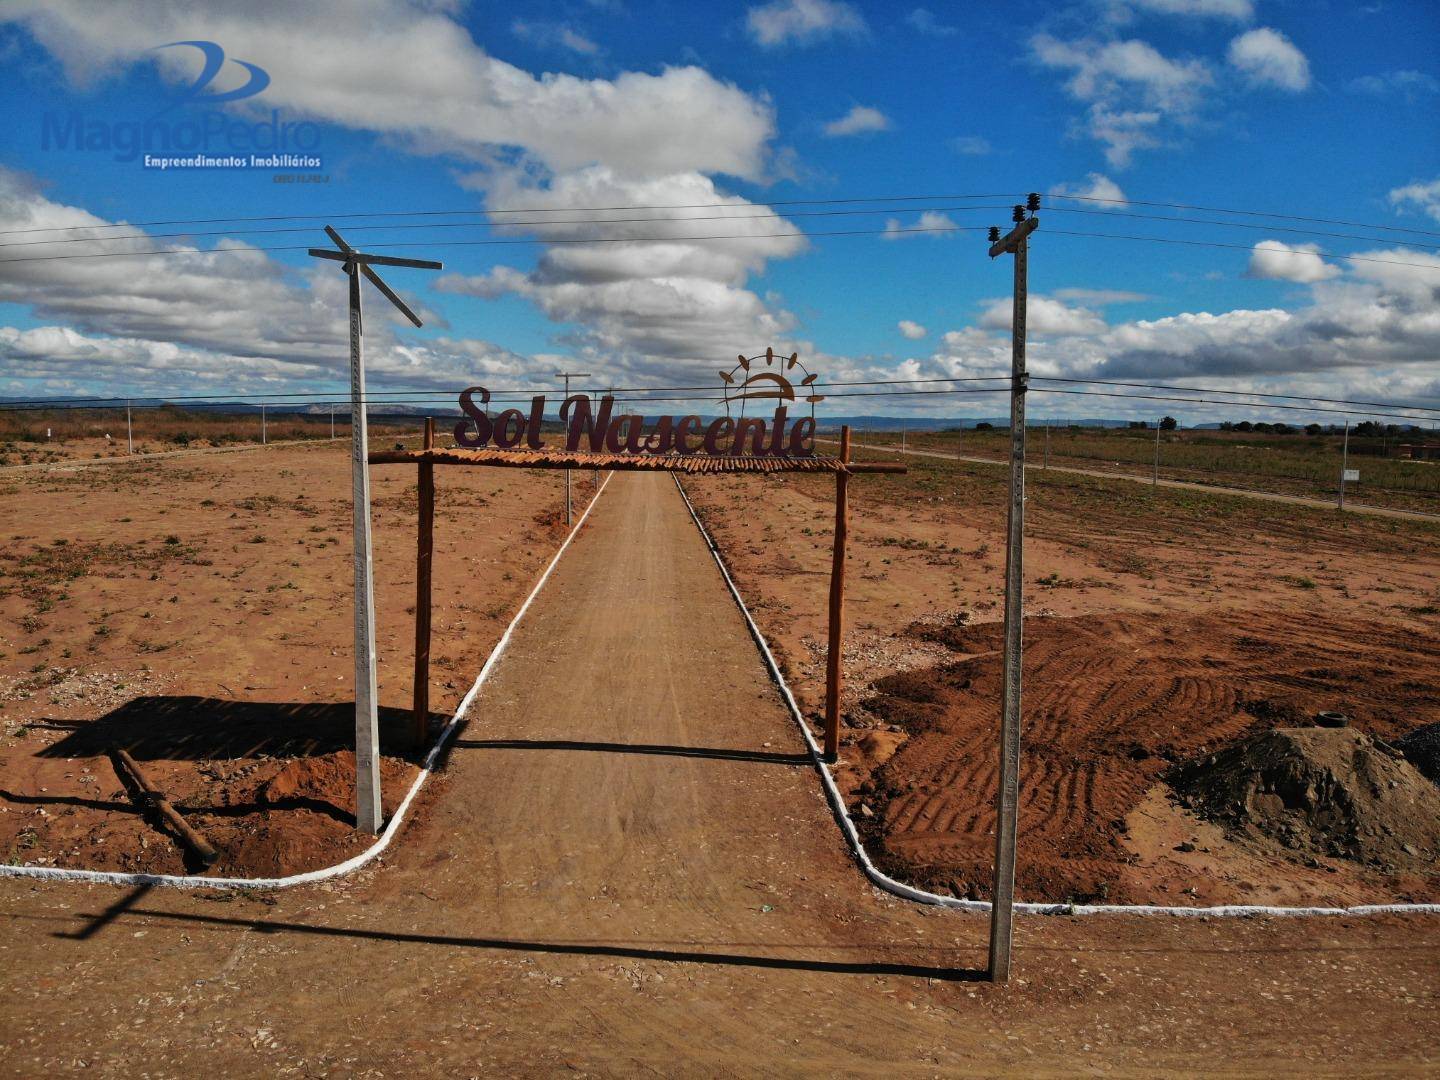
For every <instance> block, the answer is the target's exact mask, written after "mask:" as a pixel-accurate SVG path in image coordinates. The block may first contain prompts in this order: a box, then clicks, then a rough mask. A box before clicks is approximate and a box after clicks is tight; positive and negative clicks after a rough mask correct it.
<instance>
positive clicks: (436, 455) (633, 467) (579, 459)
mask: <svg viewBox="0 0 1440 1080" xmlns="http://www.w3.org/2000/svg"><path fill="white" fill-rule="evenodd" d="M422 461H426V462H429V463H431V464H432V465H488V466H495V467H498V468H509V469H595V470H604V471H607V472H610V471H632V472H683V473H733V472H750V473H780V472H809V473H838V472H841V471H844V472H850V473H892V474H903V473H905V472H908V471H909V467H908V466H907V465H905V464H904V463H903V462H896V461H856V462H842V461H841V460H840V459H839V458H832V457H779V456H777V457H756V456H751V455H740V456H735V457H712V456H709V455H705V454H690V455H680V454H589V453H569V452H567V451H560V450H557V451H540V452H535V451H525V450H492V449H484V450H461V449H441V448H438V447H437V448H434V449H428V450H426V449H422V450H372V451H371V452H370V464H371V465H412V464H417V463H419V462H422Z"/></svg>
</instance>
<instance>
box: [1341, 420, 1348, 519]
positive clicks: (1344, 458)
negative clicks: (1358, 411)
mask: <svg viewBox="0 0 1440 1080" xmlns="http://www.w3.org/2000/svg"><path fill="white" fill-rule="evenodd" d="M1349 470H1350V421H1349V420H1346V421H1345V441H1344V442H1343V443H1341V445H1340V502H1339V509H1341V510H1344V509H1345V474H1346V473H1347V472H1349Z"/></svg>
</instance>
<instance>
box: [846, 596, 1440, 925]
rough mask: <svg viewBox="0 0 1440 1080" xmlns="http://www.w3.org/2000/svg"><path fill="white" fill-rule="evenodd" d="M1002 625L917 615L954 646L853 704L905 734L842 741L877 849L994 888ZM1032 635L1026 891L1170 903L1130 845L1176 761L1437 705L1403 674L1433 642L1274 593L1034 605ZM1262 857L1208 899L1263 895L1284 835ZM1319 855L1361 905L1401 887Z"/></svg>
mask: <svg viewBox="0 0 1440 1080" xmlns="http://www.w3.org/2000/svg"><path fill="white" fill-rule="evenodd" d="M997 633H998V627H997V626H994V625H990V626H989V629H988V630H987V629H986V627H985V626H984V625H982V626H975V627H968V626H959V625H956V626H954V627H953V628H950V627H939V628H936V627H933V626H931V627H926V626H921V625H918V624H917V625H915V626H912V627H911V628H910V634H911V635H912V636H922V635H923V636H926V637H929V638H930V639H932V640H935V639H940V640H945V641H947V642H948V643H950V644H951V646H952V647H953V648H955V649H956V651H957V652H958V653H961V654H963V655H960V656H958V657H957V658H956V660H955V661H954V662H951V663H945V664H939V665H936V666H934V667H929V668H917V669H913V670H909V671H904V672H900V673H897V674H894V675H890V676H887V677H885V678H882V679H879V680H877V681H876V682H875V683H874V684H873V688H874V693H873V694H872V695H871V696H869V697H867V698H865V699H863V700H862V702H861V705H862V710H861V714H862V717H863V719H862V723H863V724H864V725H865V726H866V727H871V728H874V727H877V726H878V727H880V728H884V727H886V726H894V727H898V728H900V729H901V730H902V731H903V733H905V734H906V735H907V736H908V738H906V739H905V741H904V743H903V745H901V746H900V747H899V749H898V750H896V751H895V753H894V754H893V756H888V755H887V756H886V757H885V758H884V759H883V760H882V759H878V758H872V757H871V756H870V755H868V754H866V753H864V752H863V747H861V746H860V743H859V741H858V740H859V739H861V738H863V737H864V733H863V732H856V733H854V734H852V735H849V736H847V739H848V745H847V752H846V753H845V755H844V757H845V760H846V761H847V763H848V764H850V765H853V766H855V770H854V771H855V774H856V775H857V776H858V777H859V782H858V783H857V784H856V786H855V788H854V790H853V791H852V793H851V797H852V800H853V805H854V808H855V811H856V813H857V814H860V815H861V817H860V819H859V822H860V828H861V830H862V832H863V833H864V834H865V838H866V843H867V845H868V846H869V847H870V850H871V852H872V853H873V854H874V856H875V857H876V859H877V861H878V862H880V863H881V864H882V865H883V866H884V868H885V869H886V870H887V871H888V872H890V873H893V874H896V875H897V876H899V877H901V878H902V879H904V880H907V881H912V882H915V883H917V884H920V885H925V886H929V887H933V888H936V889H940V890H944V891H948V892H954V893H956V894H958V895H972V896H978V897H986V896H988V894H989V888H990V880H991V875H992V873H993V869H992V867H993V861H994V847H995V836H994V823H995V810H994V806H995V792H996V788H997V786H998V770H997V767H996V766H997V754H996V729H997V724H998V713H999V703H1000V681H1001V662H1002V658H1001V653H1000V652H999V651H998V649H987V648H986V647H985V646H987V645H989V644H992V643H995V642H996V640H997V639H996V634H997ZM1025 640H1026V648H1025V697H1024V703H1023V704H1024V714H1023V717H1022V722H1023V727H1024V750H1023V755H1022V759H1021V770H1020V834H1021V835H1020V842H1021V850H1022V852H1023V855H1022V857H1021V860H1020V865H1019V867H1018V868H1017V888H1018V891H1019V894H1020V895H1021V896H1022V897H1024V898H1025V899H1033V900H1054V901H1064V900H1090V899H1094V900H1101V899H1108V900H1111V901H1123V902H1132V903H1149V902H1174V901H1175V899H1176V898H1175V896H1174V895H1172V894H1171V893H1167V891H1165V889H1164V888H1163V886H1164V885H1165V882H1166V880H1167V879H1166V878H1165V876H1164V875H1165V874H1167V873H1169V872H1170V871H1169V870H1167V869H1166V867H1165V866H1162V865H1158V864H1157V865H1155V866H1151V865H1149V864H1144V865H1141V864H1140V863H1138V862H1137V859H1136V856H1135V853H1134V852H1133V851H1132V850H1131V848H1130V846H1129V843H1128V841H1129V839H1130V837H1129V833H1128V831H1127V830H1128V825H1127V818H1128V817H1129V815H1130V814H1131V813H1132V812H1133V811H1134V810H1135V809H1136V808H1137V807H1138V806H1140V805H1141V804H1142V802H1144V801H1145V800H1146V798H1147V797H1148V795H1149V793H1150V792H1151V791H1152V789H1154V788H1155V787H1156V785H1161V784H1163V777H1164V776H1165V774H1167V773H1168V772H1169V771H1170V770H1171V769H1173V768H1174V767H1175V766H1176V765H1177V764H1179V763H1181V762H1187V761H1192V760H1194V759H1196V758H1199V757H1203V756H1205V755H1207V754H1210V753H1212V752H1214V751H1216V750H1220V749H1222V748H1224V747H1226V746H1229V745H1231V744H1232V743H1235V742H1236V741H1238V740H1241V739H1244V738H1245V737H1247V736H1249V735H1253V734H1256V733H1258V732H1262V731H1268V730H1270V729H1272V728H1275V727H1277V726H1278V727H1291V726H1295V725H1297V724H1301V723H1309V722H1310V720H1311V718H1312V717H1314V716H1315V715H1316V714H1317V713H1319V712H1321V711H1324V710H1338V711H1342V712H1344V713H1345V714H1346V715H1348V716H1349V717H1350V719H1351V728H1350V729H1347V730H1352V731H1359V732H1364V733H1366V734H1369V735H1372V736H1375V737H1378V738H1381V739H1385V740H1389V741H1391V742H1393V741H1394V740H1395V739H1397V738H1399V737H1400V736H1401V735H1404V734H1405V733H1406V732H1408V731H1410V730H1412V729H1414V728H1415V727H1416V726H1418V725H1420V724H1424V723H1430V722H1433V721H1435V720H1437V719H1440V684H1437V683H1436V682H1435V680H1433V679H1428V678H1416V674H1415V673H1416V672H1417V671H1420V670H1425V671H1434V670H1437V667H1440V642H1431V641H1428V640H1424V639H1416V638H1415V637H1413V636H1409V635H1400V634H1397V633H1396V632H1395V630H1394V629H1393V628H1391V627H1387V626H1385V625H1383V624H1377V623H1373V622H1368V621H1363V620H1356V619H1344V618H1325V617H1317V616H1314V615H1306V616H1295V615H1287V614H1286V613H1283V612H1270V611H1244V612H1233V613H1226V614H1222V615H1208V614H1207V615H1196V616H1183V617H1170V618H1167V619H1156V618H1154V617H1152V616H1147V615H1136V614H1128V613H1127V614H1110V615H1092V616H1083V617H1079V618H1056V617H1032V618H1027V619H1026V620H1025ZM867 773H868V775H867ZM862 801H863V802H864V803H865V804H866V806H867V807H868V809H869V811H870V813H868V814H864V813H863V812H861V811H860V810H859V803H860V802H862ZM1181 839H1185V840H1187V841H1188V839H1189V838H1188V837H1183V838H1181ZM1260 861H1261V862H1264V863H1265V864H1266V865H1267V866H1268V867H1269V869H1267V870H1265V871H1264V872H1263V873H1262V872H1259V871H1258V870H1257V871H1255V872H1251V871H1248V870H1247V871H1245V872H1244V873H1240V872H1237V873H1236V874H1235V875H1233V880H1232V879H1231V878H1226V879H1225V881H1223V882H1217V883H1215V888H1214V889H1213V890H1211V892H1212V894H1213V896H1214V902H1216V903H1228V902H1242V901H1251V900H1255V901H1263V900H1268V899H1269V897H1270V895H1271V893H1270V891H1269V890H1268V888H1267V886H1268V884H1269V883H1270V879H1271V878H1272V877H1274V878H1276V879H1277V880H1289V878H1288V877H1287V875H1293V874H1294V860H1293V858H1292V857H1291V855H1290V854H1289V853H1288V852H1286V851H1285V850H1284V849H1282V848H1279V847H1276V846H1274V845H1270V846H1269V847H1268V848H1267V850H1266V852H1265V853H1264V855H1263V857H1262V858H1261V859H1260ZM1171 869H1175V868H1171ZM1182 869H1183V868H1182ZM1321 872H1322V873H1324V874H1325V877H1326V879H1327V881H1328V883H1330V888H1329V891H1328V892H1327V895H1331V896H1338V895H1343V896H1345V897H1347V898H1349V899H1351V900H1353V902H1355V903H1360V902H1364V901H1366V900H1368V899H1374V900H1382V899H1390V898H1393V897H1394V896H1395V895H1396V889H1395V886H1394V884H1393V883H1392V882H1389V881H1386V880H1384V879H1383V877H1382V875H1380V874H1379V873H1378V872H1376V871H1375V870H1374V869H1373V868H1370V867H1366V866H1363V865H1360V864H1356V863H1349V862H1346V861H1344V860H1340V861H1339V865H1338V866H1337V868H1336V870H1335V872H1334V873H1328V872H1326V871H1321ZM1177 873H1178V871H1177ZM1172 884H1173V883H1172ZM1187 884H1188V883H1187ZM1222 886H1223V887H1222ZM1416 888H1418V889H1421V890H1422V891H1423V890H1428V888H1429V886H1426V885H1424V884H1423V883H1421V884H1418V885H1416ZM1172 892H1173V890H1172ZM1423 898H1428V892H1426V893H1425V896H1424V897H1423Z"/></svg>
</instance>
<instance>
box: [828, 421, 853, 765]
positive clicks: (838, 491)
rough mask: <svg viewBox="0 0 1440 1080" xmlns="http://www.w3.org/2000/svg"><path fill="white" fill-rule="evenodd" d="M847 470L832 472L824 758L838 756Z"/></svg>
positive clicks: (844, 434) (843, 443)
mask: <svg viewBox="0 0 1440 1080" xmlns="http://www.w3.org/2000/svg"><path fill="white" fill-rule="evenodd" d="M840 461H841V463H842V464H848V463H849V461H850V427H849V425H846V426H844V427H842V428H841V429H840ZM849 486H850V473H849V471H848V470H847V469H844V468H842V469H841V470H840V471H838V472H837V473H836V474H835V550H834V553H833V555H832V557H831V561H830V638H829V645H828V648H827V651H826V654H825V760H826V761H829V762H834V761H835V760H836V759H837V758H838V757H839V756H840V687H841V684H842V681H843V679H844V673H843V671H842V665H841V651H842V645H843V640H844V636H845V541H846V540H847V538H848V535H849V532H850V519H849V517H850V515H849V505H848V502H849Z"/></svg>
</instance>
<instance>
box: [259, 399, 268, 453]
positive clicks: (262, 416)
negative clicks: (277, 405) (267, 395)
mask: <svg viewBox="0 0 1440 1080" xmlns="http://www.w3.org/2000/svg"><path fill="white" fill-rule="evenodd" d="M266 441H267V440H266V438H265V406H264V405H261V406H260V445H261V446H264V445H265V443H266Z"/></svg>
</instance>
